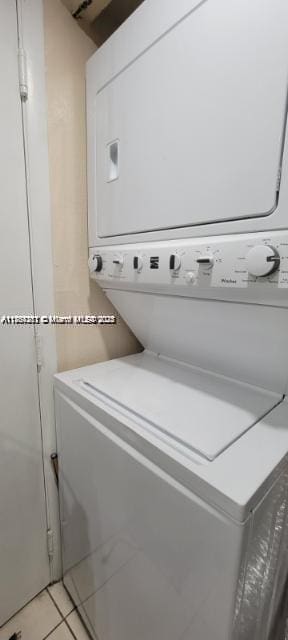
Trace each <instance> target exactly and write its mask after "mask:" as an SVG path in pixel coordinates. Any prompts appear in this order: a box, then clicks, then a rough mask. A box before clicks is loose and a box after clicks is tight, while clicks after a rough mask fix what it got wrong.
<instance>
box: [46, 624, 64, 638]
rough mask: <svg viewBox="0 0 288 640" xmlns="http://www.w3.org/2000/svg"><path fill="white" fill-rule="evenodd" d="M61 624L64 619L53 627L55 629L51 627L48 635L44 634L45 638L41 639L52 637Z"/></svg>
mask: <svg viewBox="0 0 288 640" xmlns="http://www.w3.org/2000/svg"><path fill="white" fill-rule="evenodd" d="M61 624H63V620H61V621H60V622H58V624H56V627H53V629H51V631H49V633H48V635H47V636H44V638H42V639H41V640H47V638H50V636H51V635H52V633H54V631H56V629H58V627H61Z"/></svg>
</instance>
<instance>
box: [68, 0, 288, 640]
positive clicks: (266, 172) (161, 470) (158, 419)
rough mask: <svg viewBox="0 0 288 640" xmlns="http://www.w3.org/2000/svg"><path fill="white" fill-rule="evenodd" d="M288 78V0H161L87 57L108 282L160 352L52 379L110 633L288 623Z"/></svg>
mask: <svg viewBox="0 0 288 640" xmlns="http://www.w3.org/2000/svg"><path fill="white" fill-rule="evenodd" d="M287 91H288V3H287V0H202V2H199V0H178V1H177V2H170V3H167V0H146V1H145V2H144V3H143V4H142V5H141V7H140V8H139V9H138V10H137V11H136V12H135V13H134V14H133V15H132V16H131V17H130V19H129V20H128V21H127V22H126V23H125V24H124V25H123V26H122V27H121V28H120V29H119V30H118V31H117V32H116V33H115V34H114V35H113V36H112V38H110V40H109V41H108V42H107V43H106V44H105V45H104V46H103V47H101V49H100V50H99V51H97V52H96V53H95V55H94V56H93V57H92V58H91V60H90V61H89V62H88V67H87V108H88V174H89V175H88V186H89V264H90V271H91V277H92V278H93V279H94V280H96V281H97V282H98V284H99V285H100V286H101V287H102V288H103V290H104V291H105V292H106V295H107V296H108V298H109V299H110V300H111V301H112V303H113V304H114V305H115V307H116V309H117V310H118V311H119V312H120V314H121V315H122V317H123V318H124V319H125V320H126V322H127V323H128V325H129V326H130V327H131V329H132V330H133V331H134V333H135V335H136V336H137V337H138V339H139V341H140V342H141V343H142V345H143V347H144V351H143V352H142V353H139V354H136V355H132V356H129V357H126V358H119V359H116V360H112V361H110V362H105V363H101V364H96V365H93V366H88V367H84V368H82V369H78V370H75V371H70V372H66V373H63V374H59V375H58V376H56V382H55V401H56V417H57V430H58V438H59V458H60V472H61V477H60V487H61V522H62V536H63V567H64V583H65V585H66V587H67V589H68V591H69V592H70V594H71V596H72V598H73V599H74V601H75V603H76V604H77V606H78V607H79V611H80V613H81V615H82V617H83V619H84V621H85V623H86V625H87V627H88V629H89V631H90V633H91V635H92V637H93V638H95V639H98V640H210V639H211V638H213V640H268V638H269V640H272V638H273V640H276V638H277V639H278V638H281V639H282V638H284V637H285V615H284V614H285V610H286V609H285V607H286V603H285V589H286V587H287V577H288V524H287V518H288V482H287V474H288V466H287V464H288V461H287V453H288V403H287V400H286V394H287V390H288V312H287V307H288V139H287V135H286V134H287V132H286V124H287ZM99 311H101V310H99Z"/></svg>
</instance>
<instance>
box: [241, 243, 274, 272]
mask: <svg viewBox="0 0 288 640" xmlns="http://www.w3.org/2000/svg"><path fill="white" fill-rule="evenodd" d="M279 266H280V256H279V253H278V251H277V249H275V247H272V246H270V245H268V244H262V245H256V247H253V249H250V251H249V253H248V254H247V269H248V272H249V273H250V274H251V275H252V276H258V277H259V276H262V277H263V276H269V275H270V274H271V273H273V272H274V271H277V269H279Z"/></svg>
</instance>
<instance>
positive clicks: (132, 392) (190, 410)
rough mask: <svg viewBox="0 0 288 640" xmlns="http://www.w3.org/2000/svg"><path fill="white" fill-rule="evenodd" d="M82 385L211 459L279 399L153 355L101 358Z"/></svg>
mask: <svg viewBox="0 0 288 640" xmlns="http://www.w3.org/2000/svg"><path fill="white" fill-rule="evenodd" d="M82 384H84V386H85V388H86V389H87V390H88V391H90V392H91V393H93V392H95V394H96V397H97V395H98V397H99V394H100V397H101V396H103V397H104V400H105V399H106V400H107V399H108V400H109V401H110V402H113V403H116V405H118V410H119V411H120V412H121V410H122V409H123V408H124V410H125V409H126V410H128V411H131V412H132V413H133V414H134V416H136V419H140V420H141V421H144V422H146V423H147V429H148V431H150V430H151V429H152V430H154V432H156V434H157V432H159V435H160V438H163V437H168V438H170V439H172V443H173V446H175V447H176V448H177V445H178V444H179V443H180V445H182V447H184V448H185V449H187V452H186V453H187V455H189V450H190V452H192V454H193V452H194V453H195V452H196V453H199V454H200V455H202V456H203V457H204V458H206V459H210V460H213V459H214V458H216V457H217V456H218V455H219V454H220V453H221V452H222V451H223V450H224V449H226V448H227V447H229V445H231V443H233V442H234V441H235V440H236V439H237V438H239V437H240V436H241V435H242V434H243V433H244V432H245V431H247V429H249V428H250V427H251V426H253V425H254V424H255V423H256V422H258V421H259V419H261V418H262V416H264V415H265V414H266V413H267V412H268V411H270V410H271V409H272V408H273V407H274V406H275V404H277V403H278V402H279V401H280V400H281V395H276V394H271V393H268V392H264V391H262V390H260V389H257V388H255V387H252V386H249V385H246V384H241V383H239V382H235V381H233V380H229V379H227V378H226V379H225V378H223V377H222V376H217V375H215V374H210V373H207V372H204V371H200V370H199V369H196V368H193V367H189V366H185V365H184V366H183V365H180V364H177V363H172V362H169V361H167V360H165V359H162V358H161V359H160V358H157V357H155V356H153V355H149V354H145V353H144V354H140V355H139V354H138V355H136V356H130V357H128V358H126V359H125V358H124V359H123V358H118V359H116V360H112V361H110V362H107V363H101V364H99V365H98V366H97V367H95V368H94V369H93V371H91V373H90V375H84V376H83V379H82Z"/></svg>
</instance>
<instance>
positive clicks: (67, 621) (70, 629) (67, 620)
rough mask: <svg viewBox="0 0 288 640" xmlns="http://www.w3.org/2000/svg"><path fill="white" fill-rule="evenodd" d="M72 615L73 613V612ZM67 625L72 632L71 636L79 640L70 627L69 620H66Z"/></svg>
mask: <svg viewBox="0 0 288 640" xmlns="http://www.w3.org/2000/svg"><path fill="white" fill-rule="evenodd" d="M71 613H72V611H71ZM77 615H78V613H77ZM65 624H66V626H67V627H68V629H69V631H70V633H71V635H72V636H73V638H74V640H78V638H77V636H76V635H75V633H74V631H73V629H72V628H71V627H70V624H69V622H68V619H66V620H65Z"/></svg>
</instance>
